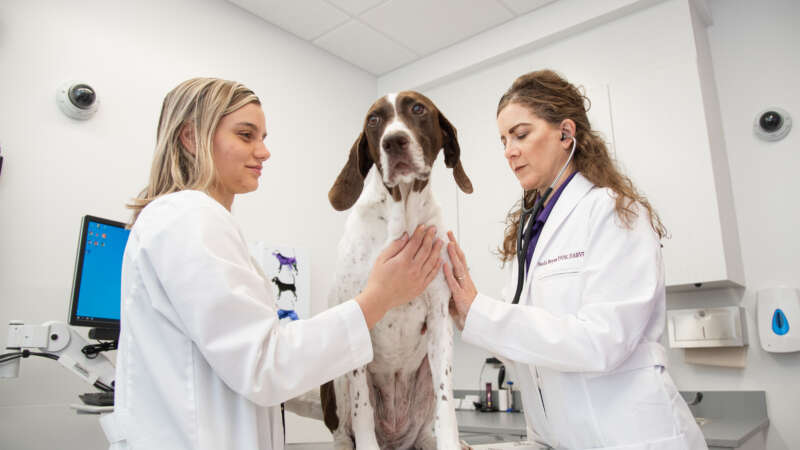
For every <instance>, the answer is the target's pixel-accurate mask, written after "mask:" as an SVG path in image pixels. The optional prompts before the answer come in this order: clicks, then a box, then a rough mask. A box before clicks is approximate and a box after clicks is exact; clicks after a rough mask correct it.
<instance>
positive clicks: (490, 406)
mask: <svg viewBox="0 0 800 450" xmlns="http://www.w3.org/2000/svg"><path fill="white" fill-rule="evenodd" d="M492 409H494V403H493V402H492V383H486V410H487V411H491V410H492Z"/></svg>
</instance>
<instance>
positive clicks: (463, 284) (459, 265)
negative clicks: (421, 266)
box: [442, 231, 478, 330]
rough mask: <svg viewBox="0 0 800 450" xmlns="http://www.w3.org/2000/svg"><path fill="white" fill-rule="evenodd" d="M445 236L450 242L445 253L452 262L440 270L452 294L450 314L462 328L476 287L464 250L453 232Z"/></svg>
mask: <svg viewBox="0 0 800 450" xmlns="http://www.w3.org/2000/svg"><path fill="white" fill-rule="evenodd" d="M447 237H448V238H449V239H450V242H448V243H447V254H448V256H450V262H452V263H453V266H452V267H451V266H450V265H449V264H447V263H444V267H443V268H442V270H443V271H444V278H445V280H447V285H448V286H449V287H450V292H451V293H452V294H453V295H452V296H451V297H450V315H451V316H452V317H453V321H454V322H455V323H456V326H457V327H458V329H459V330H463V329H464V322H465V321H466V320H467V313H468V312H469V308H470V307H471V306H472V302H473V301H474V300H475V297H477V296H478V289H477V288H476V287H475V283H473V282H472V277H471V276H470V275H469V266H468V265H467V258H466V257H465V256H464V252H463V251H461V247H459V246H458V242H456V237H455V236H454V235H453V232H452V231H448V232H447Z"/></svg>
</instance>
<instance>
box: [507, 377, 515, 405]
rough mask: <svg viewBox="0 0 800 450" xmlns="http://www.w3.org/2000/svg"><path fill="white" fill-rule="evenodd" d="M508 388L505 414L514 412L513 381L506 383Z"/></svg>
mask: <svg viewBox="0 0 800 450" xmlns="http://www.w3.org/2000/svg"><path fill="white" fill-rule="evenodd" d="M506 384H507V385H508V387H507V388H506V395H508V402H507V404H508V409H506V411H507V412H512V411H514V382H513V381H506Z"/></svg>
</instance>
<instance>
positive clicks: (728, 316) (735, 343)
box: [667, 306, 747, 348]
mask: <svg viewBox="0 0 800 450" xmlns="http://www.w3.org/2000/svg"><path fill="white" fill-rule="evenodd" d="M744 317H745V315H744V308H743V307H741V306H724V307H718V308H700V309H673V310H669V311H667V329H668V332H669V346H670V347H673V348H691V347H744V346H746V345H747V328H746V326H745V320H744Z"/></svg>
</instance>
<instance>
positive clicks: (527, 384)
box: [463, 173, 707, 450]
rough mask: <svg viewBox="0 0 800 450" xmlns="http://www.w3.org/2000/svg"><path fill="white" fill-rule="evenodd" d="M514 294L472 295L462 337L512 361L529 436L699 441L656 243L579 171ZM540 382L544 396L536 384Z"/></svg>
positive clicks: (642, 445)
mask: <svg viewBox="0 0 800 450" xmlns="http://www.w3.org/2000/svg"><path fill="white" fill-rule="evenodd" d="M531 261H532V262H531V270H530V271H529V273H528V274H527V277H526V280H525V284H524V285H523V290H522V295H521V300H520V302H519V305H512V304H511V299H512V298H513V294H514V291H515V288H516V280H517V269H516V264H513V265H512V270H511V272H512V273H511V281H510V283H509V285H507V287H506V289H505V290H504V292H503V297H504V301H498V300H494V299H492V298H490V297H488V296H486V295H484V294H478V296H477V297H476V299H475V301H474V302H473V304H472V307H471V308H470V310H469V313H468V315H467V318H466V322H465V326H464V331H463V338H464V340H465V341H467V342H470V343H473V344H475V345H479V346H481V347H484V348H486V349H489V350H490V351H491V352H494V353H496V354H498V355H499V356H501V357H504V358H506V359H508V360H511V361H513V362H512V369H513V371H514V372H515V373H516V375H517V380H516V381H518V384H519V385H520V388H521V391H522V392H521V395H522V399H523V401H522V403H523V405H524V408H525V413H526V414H525V415H526V420H527V424H528V428H529V433H532V434H531V435H530V436H529V437H533V438H535V439H538V440H540V441H543V442H545V443H547V444H548V445H550V446H552V447H555V448H570V449H588V448H605V449H619V450H621V449H625V450H640V449H641V450H644V449H648V450H667V449H669V450H678V449H681V450H684V449H686V450H688V449H691V450H696V449H705V448H707V447H706V444H705V440H704V438H703V435H702V433H701V432H700V429H699V427H698V426H697V424H696V423H695V421H694V418H693V417H692V414H691V412H690V411H689V408H688V406H687V405H686V403H685V401H684V400H683V398H682V397H681V396H680V394H679V393H678V391H677V389H676V388H675V385H674V383H673V382H672V380H671V378H670V377H669V374H668V373H667V371H666V368H665V367H666V364H667V358H666V352H665V350H664V349H663V347H662V346H661V345H660V344H659V342H658V340H659V338H660V336H661V334H662V331H663V329H664V324H665V322H664V320H665V294H664V270H663V265H662V259H661V248H660V244H659V241H658V239H657V236H656V234H655V233H654V231H653V230H652V228H651V226H650V223H649V218H648V216H647V212H646V210H645V209H643V208H639V218H638V220H636V221H635V223H634V224H633V229H628V228H625V227H624V225H622V224H621V222H620V220H619V219H618V217H617V215H616V212H615V211H614V198H613V194H612V192H611V191H610V190H608V189H602V188H597V187H595V186H594V185H592V183H591V182H589V181H588V180H587V179H586V178H585V177H584V176H583V175H582V174H580V173H578V174H576V175H575V177H574V178H573V179H572V180H571V182H570V183H569V184H568V185H567V186H566V187H565V189H564V191H563V192H562V193H561V197H560V198H559V199H558V200H557V203H556V204H555V205H554V207H553V210H552V212H551V214H550V216H549V218H548V219H547V221H546V222H545V225H544V228H543V229H542V232H541V235H540V237H539V241H538V243H537V246H536V249H535V251H534V254H533V258H532V259H531ZM540 389H541V396H540V395H539V390H540Z"/></svg>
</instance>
